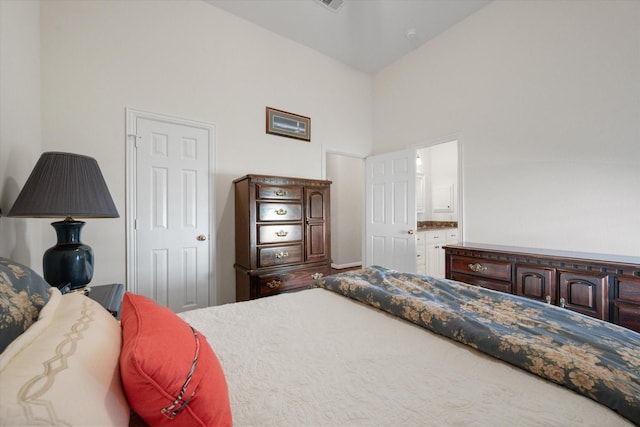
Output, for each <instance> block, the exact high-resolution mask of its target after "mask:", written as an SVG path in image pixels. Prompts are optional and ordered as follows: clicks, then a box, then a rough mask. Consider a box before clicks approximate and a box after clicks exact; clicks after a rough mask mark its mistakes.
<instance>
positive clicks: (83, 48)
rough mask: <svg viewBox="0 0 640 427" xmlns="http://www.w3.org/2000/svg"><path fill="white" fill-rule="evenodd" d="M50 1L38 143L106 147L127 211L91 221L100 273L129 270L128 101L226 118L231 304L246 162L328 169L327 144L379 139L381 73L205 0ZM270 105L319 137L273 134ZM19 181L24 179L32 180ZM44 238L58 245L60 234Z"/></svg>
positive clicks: (99, 276)
mask: <svg viewBox="0 0 640 427" xmlns="http://www.w3.org/2000/svg"><path fill="white" fill-rule="evenodd" d="M40 6H41V27H40V30H41V52H42V55H41V63H42V67H41V73H42V103H41V105H42V147H38V151H40V148H42V150H60V151H72V152H78V153H83V154H87V155H90V156H92V157H95V158H96V160H97V161H98V163H99V164H100V167H101V169H102V172H103V174H104V176H105V179H106V181H107V183H108V185H109V188H110V191H111V193H112V196H113V197H114V201H115V203H116V206H117V208H118V210H119V212H120V215H121V218H119V219H96V220H87V225H86V226H85V227H84V229H83V236H82V239H83V241H84V242H86V243H87V244H89V245H91V246H92V247H93V249H94V253H95V259H96V262H95V275H94V279H93V282H92V283H111V282H122V281H124V279H125V222H124V217H125V209H126V206H125V168H124V164H125V108H126V107H131V108H136V109H140V110H145V111H150V112H155V113H162V114H168V115H172V116H177V117H183V118H187V119H192V120H198V121H201V122H207V123H212V124H214V125H215V129H216V147H215V150H216V152H215V157H216V175H215V183H216V188H215V193H216V200H215V204H216V212H215V215H216V218H215V220H216V226H217V230H216V233H217V239H218V241H217V255H218V259H217V271H216V272H215V273H216V274H217V283H218V285H219V288H220V289H219V295H218V302H220V303H222V302H229V301H234V300H235V275H234V271H233V263H234V258H235V252H234V231H233V229H234V205H233V193H232V187H231V185H232V180H233V179H235V178H237V177H239V176H242V175H244V174H246V173H262V174H273V175H285V176H298V177H307V178H321V177H322V165H323V160H322V155H323V154H322V153H323V149H332V148H333V147H341V148H343V149H344V147H348V151H349V152H353V153H356V154H360V155H362V156H364V155H366V154H367V153H368V152H369V151H370V149H371V141H372V136H371V129H372V123H371V116H372V114H371V108H372V107H371V105H372V87H371V84H372V79H371V77H369V76H367V75H364V74H362V73H359V72H356V71H354V70H352V69H350V68H348V67H346V66H344V65H342V64H340V63H338V62H336V61H333V60H330V59H328V58H327V57H325V56H323V55H321V54H318V53H317V52H315V51H312V50H310V49H308V48H306V47H304V46H302V45H299V44H296V43H294V42H291V41H288V40H286V39H283V38H281V37H280V36H277V35H275V34H273V33H270V32H267V31H265V30H262V29H260V28H258V27H257V26H255V25H253V24H250V23H248V22H246V21H243V20H240V19H239V18H236V17H234V16H233V15H230V14H227V13H226V12H223V11H221V10H220V9H217V8H215V7H214V6H211V5H209V4H207V3H204V2H202V1H200V0H153V1H147V0H130V1H110V0H94V1H76V0H69V1H58V0H47V1H43V2H41V5H40ZM25 31H26V30H25ZM32 31H34V29H33V28H32ZM3 55H4V49H3ZM3 100H4V94H3ZM266 106H272V107H275V108H279V109H283V110H286V111H291V112H294V113H298V114H302V115H305V116H310V117H311V125H312V126H311V143H307V142H302V141H297V140H293V139H288V138H282V137H277V136H273V135H267V134H265V107H266ZM30 160H31V159H30ZM34 163H35V160H34ZM30 167H31V166H29V168H30ZM27 173H28V172H27ZM16 181H17V184H16V188H17V187H21V186H22V185H23V184H24V180H23V179H21V180H18V179H16ZM13 199H15V197H13V198H12V200H11V201H10V203H12V202H13ZM3 208H4V206H3ZM3 210H4V209H3ZM3 221H4V219H3ZM28 221H38V220H28ZM44 239H45V242H44V244H45V247H48V246H51V245H53V244H54V243H55V234H54V233H53V231H51V233H46V234H45V236H44ZM47 239H48V241H47ZM31 244H32V243H30V242H27V243H26V245H31ZM39 251H40V249H38V251H36V252H39Z"/></svg>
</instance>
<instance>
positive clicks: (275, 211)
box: [258, 202, 302, 221]
mask: <svg viewBox="0 0 640 427" xmlns="http://www.w3.org/2000/svg"><path fill="white" fill-rule="evenodd" d="M301 219H302V204H300V203H261V202H258V221H299V220H301Z"/></svg>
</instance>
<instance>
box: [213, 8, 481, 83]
mask: <svg viewBox="0 0 640 427" xmlns="http://www.w3.org/2000/svg"><path fill="white" fill-rule="evenodd" d="M205 1H206V2H208V3H210V4H212V5H214V6H217V7H219V8H221V9H223V10H225V11H227V12H230V13H232V14H234V15H237V16H239V17H241V18H243V19H246V20H247V21H250V22H252V23H254V24H256V25H259V26H261V27H264V28H266V29H267V30H270V31H272V32H274V33H276V34H279V35H281V36H283V37H287V38H289V39H292V40H295V41H297V42H299V43H301V44H303V45H306V46H308V47H310V48H312V49H315V50H317V51H319V52H322V53H324V54H325V55H328V56H330V57H332V58H335V59H337V60H338V61H341V62H343V63H345V64H347V65H349V66H351V67H353V68H355V69H357V70H360V71H362V72H364V73H367V74H375V73H377V72H378V71H380V70H382V69H383V68H385V67H386V66H388V65H390V64H391V63H393V62H395V61H396V60H398V59H400V58H401V57H402V56H404V55H406V54H408V53H409V52H411V51H412V50H413V49H415V48H416V47H418V46H420V45H422V44H423V43H425V42H426V41H428V40H429V39H431V38H433V37H435V36H437V35H438V34H439V33H441V32H443V31H444V30H446V29H447V28H450V27H452V26H453V25H455V24H456V23H458V22H460V21H461V20H463V19H465V18H466V17H467V16H469V15H471V14H472V13H474V12H476V11H477V10H478V9H480V8H481V7H483V6H485V5H486V4H487V3H489V2H490V0H344V1H343V2H341V4H340V6H339V7H338V8H337V10H333V9H332V8H331V7H327V6H325V5H324V4H323V2H322V1H321V0H205ZM329 1H335V0H325V2H329ZM338 2H339V0H338ZM339 3H340V2H339ZM334 4H335V3H334Z"/></svg>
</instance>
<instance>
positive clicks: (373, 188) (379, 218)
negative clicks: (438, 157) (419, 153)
mask: <svg viewBox="0 0 640 427" xmlns="http://www.w3.org/2000/svg"><path fill="white" fill-rule="evenodd" d="M365 189H366V198H365V203H366V208H365V264H366V265H367V266H369V265H380V266H383V267H387V268H392V269H394V270H399V271H406V272H413V273H415V272H416V234H415V230H416V227H417V222H416V221H417V216H416V151H415V150H413V149H411V150H403V151H398V152H394V153H387V154H381V155H377V156H371V157H367V159H366V178H365Z"/></svg>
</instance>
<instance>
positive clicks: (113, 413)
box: [0, 287, 130, 426]
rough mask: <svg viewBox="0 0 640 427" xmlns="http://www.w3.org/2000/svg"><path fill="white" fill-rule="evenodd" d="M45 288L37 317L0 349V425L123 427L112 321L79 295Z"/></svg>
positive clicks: (116, 328)
mask: <svg viewBox="0 0 640 427" xmlns="http://www.w3.org/2000/svg"><path fill="white" fill-rule="evenodd" d="M49 292H50V299H49V302H48V303H47V304H46V305H45V306H44V308H43V309H42V310H41V312H40V316H39V318H38V321H37V322H35V323H34V324H33V325H32V326H31V327H30V328H29V329H27V330H26V331H25V332H24V333H23V334H22V335H20V336H19V337H18V338H17V339H15V340H14V341H13V342H12V343H11V344H10V345H9V346H8V347H7V348H6V349H5V351H4V352H2V353H1V354H0V396H1V398H0V420H2V424H3V425H20V426H28V425H51V426H53V425H75V426H80V425H82V426H126V425H127V424H128V423H129V414H130V409H129V405H128V403H127V400H126V398H125V396H124V392H123V390H122V385H121V383H120V371H119V365H118V359H119V355H120V348H121V345H122V334H121V329H120V325H119V324H118V321H117V320H116V319H115V318H114V317H113V316H112V315H111V314H110V313H109V312H108V311H106V310H105V309H104V308H102V307H101V306H100V304H98V303H97V302H95V301H93V300H92V299H90V298H88V297H86V296H84V295H81V294H66V295H61V294H60V291H59V290H58V289H57V288H53V287H52V288H51V289H50V291H49Z"/></svg>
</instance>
